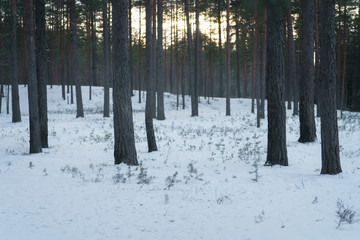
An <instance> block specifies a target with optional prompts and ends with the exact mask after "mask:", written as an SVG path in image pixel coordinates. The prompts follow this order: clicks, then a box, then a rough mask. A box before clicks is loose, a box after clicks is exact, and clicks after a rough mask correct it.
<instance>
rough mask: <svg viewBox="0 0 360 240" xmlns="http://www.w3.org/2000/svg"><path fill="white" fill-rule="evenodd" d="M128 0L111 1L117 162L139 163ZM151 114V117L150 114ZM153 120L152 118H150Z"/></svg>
mask: <svg viewBox="0 0 360 240" xmlns="http://www.w3.org/2000/svg"><path fill="white" fill-rule="evenodd" d="M127 10H128V0H118V1H113V2H112V14H113V19H112V23H113V30H112V31H113V67H114V70H113V71H114V73H113V84H114V91H113V101H114V107H113V108H114V139H115V148H114V157H115V164H120V163H125V164H127V165H138V161H137V155H136V148H135V137H134V122H133V117H132V106H131V95H130V67H129V37H128V34H129V31H128V26H129V25H128V16H127ZM150 117H151V116H150ZM150 119H151V120H152V118H150Z"/></svg>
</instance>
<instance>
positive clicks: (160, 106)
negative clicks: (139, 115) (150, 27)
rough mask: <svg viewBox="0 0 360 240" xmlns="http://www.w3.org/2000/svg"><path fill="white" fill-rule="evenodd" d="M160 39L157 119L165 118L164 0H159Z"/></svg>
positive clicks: (157, 73)
mask: <svg viewBox="0 0 360 240" xmlns="http://www.w3.org/2000/svg"><path fill="white" fill-rule="evenodd" d="M157 4H158V12H157V14H158V39H157V45H156V49H157V51H156V52H157V54H156V58H157V64H156V65H157V67H156V76H157V79H158V85H157V119H158V120H164V119H165V112H164V54H163V33H162V31H163V0H158V2H157Z"/></svg>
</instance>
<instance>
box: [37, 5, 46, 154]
mask: <svg viewBox="0 0 360 240" xmlns="http://www.w3.org/2000/svg"><path fill="white" fill-rule="evenodd" d="M35 24H36V32H35V33H36V35H35V36H36V63H37V65H36V76H37V86H38V100H39V121H40V134H41V146H42V147H43V148H48V147H49V145H48V117H47V93H46V69H47V67H46V66H47V65H46V64H47V55H46V32H45V24H46V21H45V0H35Z"/></svg>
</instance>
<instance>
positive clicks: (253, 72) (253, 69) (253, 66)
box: [251, 13, 258, 113]
mask: <svg viewBox="0 0 360 240" xmlns="http://www.w3.org/2000/svg"><path fill="white" fill-rule="evenodd" d="M256 15H257V13H256ZM256 18H257V17H256ZM257 48H258V47H257V41H256V30H254V47H253V52H252V60H251V113H255V80H256V54H257Z"/></svg>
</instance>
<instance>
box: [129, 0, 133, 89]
mask: <svg viewBox="0 0 360 240" xmlns="http://www.w3.org/2000/svg"><path fill="white" fill-rule="evenodd" d="M128 7H129V58H130V60H129V62H130V94H131V96H134V92H133V89H134V87H133V85H134V73H133V54H132V47H133V46H132V44H133V41H132V14H131V10H132V0H129V6H128Z"/></svg>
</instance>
